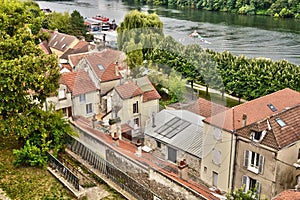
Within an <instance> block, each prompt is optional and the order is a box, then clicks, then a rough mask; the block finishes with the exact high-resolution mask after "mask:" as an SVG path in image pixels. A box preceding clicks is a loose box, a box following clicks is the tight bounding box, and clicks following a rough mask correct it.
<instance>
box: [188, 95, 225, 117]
mask: <svg viewBox="0 0 300 200" xmlns="http://www.w3.org/2000/svg"><path fill="white" fill-rule="evenodd" d="M228 109H229V108H227V107H225V106H223V105H220V104H217V103H214V102H212V101H208V100H206V99H203V98H198V100H197V101H196V102H195V103H193V104H191V105H189V106H188V107H187V110H188V111H190V112H193V113H195V114H197V115H200V116H203V117H211V116H213V115H216V114H218V113H220V112H224V111H226V110H228Z"/></svg>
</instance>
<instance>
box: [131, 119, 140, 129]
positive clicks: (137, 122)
mask: <svg viewBox="0 0 300 200" xmlns="http://www.w3.org/2000/svg"><path fill="white" fill-rule="evenodd" d="M133 121H134V125H137V126H138V127H139V126H140V119H139V118H135V119H134V120H133Z"/></svg>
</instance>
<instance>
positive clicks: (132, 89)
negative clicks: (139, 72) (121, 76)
mask: <svg viewBox="0 0 300 200" xmlns="http://www.w3.org/2000/svg"><path fill="white" fill-rule="evenodd" d="M115 90H116V91H117V92H118V94H119V95H120V97H121V98H122V99H130V98H132V97H136V96H139V95H142V94H143V91H142V90H141V88H139V87H138V86H137V85H136V83H135V82H133V81H128V82H126V83H124V84H122V85H118V86H116V87H115Z"/></svg>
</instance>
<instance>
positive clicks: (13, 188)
mask: <svg viewBox="0 0 300 200" xmlns="http://www.w3.org/2000/svg"><path fill="white" fill-rule="evenodd" d="M15 143H16V142H15V140H14V139H12V138H3V137H2V136H0V188H2V189H3V191H4V192H5V193H6V195H7V196H8V197H9V198H10V199H22V200H27V199H30V200H34V199H53V200H54V199H55V200H56V199H76V198H75V197H73V196H72V194H71V193H70V192H69V191H68V190H67V189H66V188H64V187H63V185H62V184H60V182H59V181H58V180H56V179H55V178H54V177H53V176H52V175H51V174H50V173H49V172H48V171H47V170H46V169H42V168H33V167H15V166H14V165H13V164H12V163H13V160H14V156H13V154H12V150H13V149H14V148H18V147H17V146H15Z"/></svg>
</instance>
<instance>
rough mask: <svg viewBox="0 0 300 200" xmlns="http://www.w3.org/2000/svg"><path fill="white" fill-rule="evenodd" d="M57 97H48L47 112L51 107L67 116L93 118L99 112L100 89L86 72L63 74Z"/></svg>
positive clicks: (82, 70)
mask: <svg viewBox="0 0 300 200" xmlns="http://www.w3.org/2000/svg"><path fill="white" fill-rule="evenodd" d="M59 83H60V87H59V89H58V95H57V96H51V97H48V98H47V100H46V104H45V110H47V108H48V107H49V106H50V105H53V106H55V109H56V110H62V111H63V113H64V114H65V116H67V117H71V116H73V117H74V116H84V117H86V118H90V117H93V115H94V114H95V113H98V112H99V109H98V108H99V102H100V101H99V99H100V93H99V91H100V90H99V88H97V87H96V85H95V83H94V82H93V81H92V79H91V78H90V77H89V75H88V73H87V72H86V71H85V70H84V69H81V70H78V71H75V72H69V73H63V74H62V75H61V78H60V81H59Z"/></svg>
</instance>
